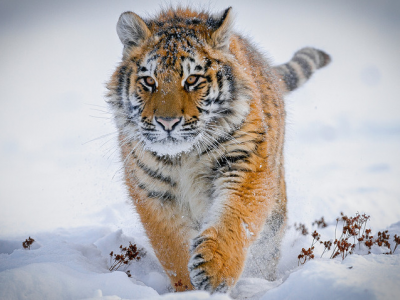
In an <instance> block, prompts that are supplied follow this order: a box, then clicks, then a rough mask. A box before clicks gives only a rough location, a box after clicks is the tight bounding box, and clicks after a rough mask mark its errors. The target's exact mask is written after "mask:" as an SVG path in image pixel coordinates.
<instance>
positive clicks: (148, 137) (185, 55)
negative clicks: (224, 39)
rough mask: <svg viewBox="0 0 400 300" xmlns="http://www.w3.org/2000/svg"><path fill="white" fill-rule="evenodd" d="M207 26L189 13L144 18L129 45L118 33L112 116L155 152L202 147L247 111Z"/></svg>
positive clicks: (230, 64) (228, 60) (228, 58)
mask: <svg viewBox="0 0 400 300" xmlns="http://www.w3.org/2000/svg"><path fill="white" fill-rule="evenodd" d="M131 14H132V13H131ZM129 17H132V15H129ZM133 17H134V21H135V22H139V23H140V21H142V20H141V19H137V18H138V17H137V16H136V15H134V16H133ZM121 18H122V16H121ZM121 18H120V23H121V22H124V21H121ZM188 20H189V21H188ZM125 21H126V20H125ZM130 21H131V22H132V20H130ZM142 22H143V21H142ZM182 22H183V21H182ZM188 24H189V25H188ZM206 25H207V24H206V21H204V24H203V23H201V20H199V19H196V18H193V17H192V18H190V17H189V18H188V19H187V20H186V21H185V22H183V24H167V25H166V24H163V25H161V26H160V25H158V24H145V23H144V22H143V24H142V23H141V26H146V28H141V30H142V31H143V32H145V38H143V41H141V43H140V44H139V45H137V46H133V47H132V46H131V44H132V42H131V43H130V44H129V43H126V42H124V37H125V38H126V36H124V33H120V32H119V34H120V38H121V40H122V41H123V43H124V45H125V50H124V51H125V52H124V61H123V63H122V65H121V67H120V69H119V71H118V72H117V73H116V78H115V81H116V82H115V84H116V86H117V87H116V89H115V91H116V92H117V93H119V97H118V99H117V100H118V103H119V105H118V106H117V110H118V112H117V113H116V115H117V116H119V118H120V119H122V120H120V122H119V123H121V124H123V125H121V126H123V131H124V133H125V135H126V136H127V137H128V138H129V139H132V140H137V141H140V143H141V144H142V145H143V146H144V148H145V149H147V150H150V151H153V152H154V153H156V154H157V155H160V156H163V155H172V156H173V155H177V154H179V153H182V152H189V151H192V150H197V151H204V150H207V148H209V147H213V145H215V144H217V143H218V142H219V140H220V139H227V138H229V133H230V131H232V130H233V129H234V128H235V127H237V126H239V124H240V123H241V122H242V121H243V119H244V117H245V115H246V114H247V113H248V110H249V108H248V101H247V99H246V97H245V96H243V95H242V96H241V97H238V93H237V91H238V89H240V86H241V84H240V80H239V82H238V80H235V78H236V77H238V78H239V79H240V74H235V71H234V68H235V60H234V59H233V57H232V55H231V54H229V50H228V49H227V47H222V48H220V49H218V48H217V49H216V47H213V46H212V44H211V43H210V41H208V40H207V37H209V36H211V35H212V33H213V32H210V30H209V29H208V27H207V26H206ZM120 26H122V25H120ZM136 26H138V25H137V24H136ZM123 28H124V29H125V30H127V29H126V26H125V27H123ZM121 30H122V29H120V31H121ZM146 30H147V31H146ZM130 34H131V35H132V28H130ZM121 36H122V37H121ZM127 45H128V46H127ZM236 73H237V72H236ZM239 73H240V72H239ZM235 75H236V76H235ZM110 85H111V84H110ZM242 94H243V93H242ZM117 124H118V122H117Z"/></svg>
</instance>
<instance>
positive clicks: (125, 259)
mask: <svg viewBox="0 0 400 300" xmlns="http://www.w3.org/2000/svg"><path fill="white" fill-rule="evenodd" d="M119 249H120V252H121V254H114V251H111V253H110V265H111V267H110V268H109V270H110V271H116V270H118V269H119V268H120V267H122V266H125V268H127V267H128V265H130V264H131V263H132V261H135V260H136V261H138V260H140V256H139V254H141V252H143V249H138V248H137V246H136V244H133V245H132V243H131V242H129V246H128V247H122V245H121V246H119ZM126 273H127V275H128V277H131V274H130V271H127V272H126Z"/></svg>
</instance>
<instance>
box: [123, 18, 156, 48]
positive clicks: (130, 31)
mask: <svg viewBox="0 0 400 300" xmlns="http://www.w3.org/2000/svg"><path fill="white" fill-rule="evenodd" d="M117 33H118V36H119V39H120V40H121V42H122V44H123V45H124V52H125V50H127V49H130V48H132V47H137V46H139V45H141V44H142V43H143V42H144V41H145V40H146V39H148V38H149V37H150V36H151V32H150V30H149V28H148V27H147V25H146V23H145V22H144V21H143V20H142V18H141V17H139V16H138V15H137V14H135V13H133V12H130V11H127V12H124V13H123V14H122V15H121V16H120V17H119V20H118V23H117Z"/></svg>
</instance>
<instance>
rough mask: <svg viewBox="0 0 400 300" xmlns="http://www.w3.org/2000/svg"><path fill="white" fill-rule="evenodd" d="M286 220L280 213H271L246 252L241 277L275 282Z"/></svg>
mask: <svg viewBox="0 0 400 300" xmlns="http://www.w3.org/2000/svg"><path fill="white" fill-rule="evenodd" d="M285 228H286V218H285V215H284V214H282V213H281V212H277V211H275V212H273V213H272V214H271V216H270V217H269V218H268V220H267V222H266V224H265V227H264V229H263V231H262V232H261V233H260V236H259V238H258V239H257V240H256V241H255V242H254V243H253V245H252V246H251V248H250V251H249V252H248V256H247V260H246V265H245V269H244V272H243V274H242V277H256V278H262V279H266V280H269V281H273V280H276V276H277V274H276V270H277V266H278V263H279V258H280V246H281V241H282V238H283V236H284V233H285Z"/></svg>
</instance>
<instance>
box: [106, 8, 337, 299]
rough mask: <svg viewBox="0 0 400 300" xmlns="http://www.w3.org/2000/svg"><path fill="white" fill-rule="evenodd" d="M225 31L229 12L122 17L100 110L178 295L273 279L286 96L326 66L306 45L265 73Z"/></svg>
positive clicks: (250, 50)
mask: <svg viewBox="0 0 400 300" xmlns="http://www.w3.org/2000/svg"><path fill="white" fill-rule="evenodd" d="M233 24H234V21H233V17H232V8H231V7H229V8H227V9H226V10H224V11H222V12H220V13H210V12H208V11H196V10H195V9H192V8H190V7H176V8H173V7H170V8H164V9H162V10H161V11H160V12H159V13H158V14H157V15H155V16H154V17H148V18H141V17H140V16H138V15H137V14H135V13H133V12H129V11H127V12H124V13H122V14H121V16H120V18H119V20H118V22H117V34H118V36H119V39H120V40H121V42H122V45H123V51H122V60H121V62H120V63H119V65H118V66H117V68H116V70H115V72H114V73H113V75H112V76H111V79H110V81H109V82H108V83H107V89H108V92H107V100H106V101H107V103H108V104H109V107H110V109H111V111H112V114H113V118H114V120H115V124H116V127H117V130H118V144H119V148H120V153H121V163H122V164H123V173H124V181H125V184H126V188H127V191H128V193H129V197H130V199H131V201H132V203H133V205H134V207H135V210H136V212H137V213H138V215H139V218H140V221H141V223H142V224H143V227H144V230H145V233H146V235H147V237H148V239H149V241H150V244H151V246H152V248H153V249H154V252H155V254H156V256H157V258H158V260H159V262H160V264H161V265H162V267H163V269H164V270H165V273H166V274H167V276H168V277H169V279H170V281H171V285H172V286H174V284H175V283H177V282H179V284H175V286H176V289H177V291H183V290H193V289H196V290H206V291H208V292H211V293H214V292H229V291H231V290H232V288H233V287H234V286H235V284H236V283H237V281H238V279H239V278H240V277H241V275H242V274H256V275H257V274H258V273H260V274H261V275H260V277H264V278H265V279H268V280H273V279H274V278H276V267H277V263H278V261H279V256H280V244H281V240H282V237H283V235H284V232H285V227H286V222H287V221H286V220H287V197H286V184H285V172H284V157H283V145H284V132H285V103H284V100H283V96H284V95H285V94H287V93H289V92H291V91H293V90H295V89H296V88H298V87H299V86H301V85H302V84H304V83H305V82H306V81H307V80H308V79H309V78H310V77H311V75H312V74H313V73H314V72H315V71H316V70H317V69H319V68H322V67H324V66H326V65H327V64H328V63H329V62H330V56H329V55H328V54H326V53H325V52H323V51H321V50H318V49H315V48H311V47H307V48H303V49H301V50H299V51H297V52H296V53H295V54H294V56H293V58H292V59H291V60H290V61H289V62H287V63H285V64H282V65H278V66H272V65H271V64H270V62H269V61H268V59H266V58H265V57H264V55H263V54H262V53H261V52H260V51H259V50H258V49H257V48H256V47H255V46H254V45H253V44H252V43H251V42H250V41H249V40H248V39H247V38H245V37H244V36H242V35H240V34H238V33H236V32H235V31H234V30H233ZM257 272H258V273H257ZM180 283H182V284H180Z"/></svg>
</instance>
